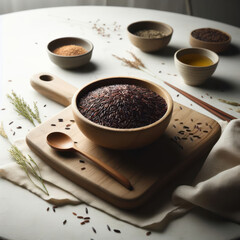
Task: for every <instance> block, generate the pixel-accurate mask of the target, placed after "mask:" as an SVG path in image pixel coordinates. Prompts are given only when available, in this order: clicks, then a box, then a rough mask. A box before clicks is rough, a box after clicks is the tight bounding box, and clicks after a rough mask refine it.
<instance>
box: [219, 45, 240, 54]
mask: <svg viewBox="0 0 240 240" xmlns="http://www.w3.org/2000/svg"><path fill="white" fill-rule="evenodd" d="M238 54H240V49H239V48H238V46H236V45H235V44H230V45H229V47H228V49H227V50H226V51H225V52H222V53H219V55H220V56H235V55H238Z"/></svg>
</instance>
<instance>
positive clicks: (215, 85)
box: [198, 76, 236, 92]
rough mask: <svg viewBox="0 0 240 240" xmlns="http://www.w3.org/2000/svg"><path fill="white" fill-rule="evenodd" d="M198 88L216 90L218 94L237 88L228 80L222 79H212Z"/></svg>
mask: <svg viewBox="0 0 240 240" xmlns="http://www.w3.org/2000/svg"><path fill="white" fill-rule="evenodd" d="M198 88H201V89H205V90H214V91H218V92H228V91H231V90H233V89H234V88H236V86H235V85H234V84H232V83H231V82H229V81H228V80H227V79H224V78H220V77H214V76H213V77H211V78H209V79H208V80H207V81H206V82H205V83H204V84H202V85H200V86H198Z"/></svg>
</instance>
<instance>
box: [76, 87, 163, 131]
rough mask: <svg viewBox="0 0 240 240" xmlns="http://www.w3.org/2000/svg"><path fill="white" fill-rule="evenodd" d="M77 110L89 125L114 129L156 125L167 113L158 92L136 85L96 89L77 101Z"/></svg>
mask: <svg viewBox="0 0 240 240" xmlns="http://www.w3.org/2000/svg"><path fill="white" fill-rule="evenodd" d="M78 109H79V111H80V112H81V114H82V115H83V116H85V117H86V118H87V119H89V120H90V121H92V122H94V123H97V124H99V125H102V126H107V127H113V128H120V129H126V128H138V127H142V126H146V125H149V124H151V123H154V122H156V121H157V120H159V119H160V118H162V117H163V115H164V114H165V113H166V111H167V103H166V101H165V100H164V99H163V98H162V97H161V96H160V95H158V94H157V93H156V92H154V91H152V90H150V89H148V88H144V87H140V86H137V85H133V84H113V85H109V86H104V87H100V88H97V89H95V90H93V91H90V92H88V93H87V94H85V95H84V96H82V97H81V98H79V99H78Z"/></svg>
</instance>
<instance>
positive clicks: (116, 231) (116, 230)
mask: <svg viewBox="0 0 240 240" xmlns="http://www.w3.org/2000/svg"><path fill="white" fill-rule="evenodd" d="M113 231H114V232H115V233H121V231H120V230H118V229H113Z"/></svg>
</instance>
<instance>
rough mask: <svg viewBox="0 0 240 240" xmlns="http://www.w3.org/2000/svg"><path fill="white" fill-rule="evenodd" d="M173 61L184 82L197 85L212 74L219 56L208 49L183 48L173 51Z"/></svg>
mask: <svg viewBox="0 0 240 240" xmlns="http://www.w3.org/2000/svg"><path fill="white" fill-rule="evenodd" d="M174 62H175V66H176V68H177V70H178V72H179V73H180V75H181V76H182V78H183V80H184V82H185V83H186V84H188V85H192V86H197V85H201V84H202V83H204V82H205V81H206V80H207V79H208V78H210V77H211V76H212V74H213V73H214V72H215V70H216V68H217V65H218V62H219V57H218V55H217V54H216V53H215V52H213V51H211V50H208V49H204V48H184V49H180V50H178V51H177V52H176V53H175V55H174Z"/></svg>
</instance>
